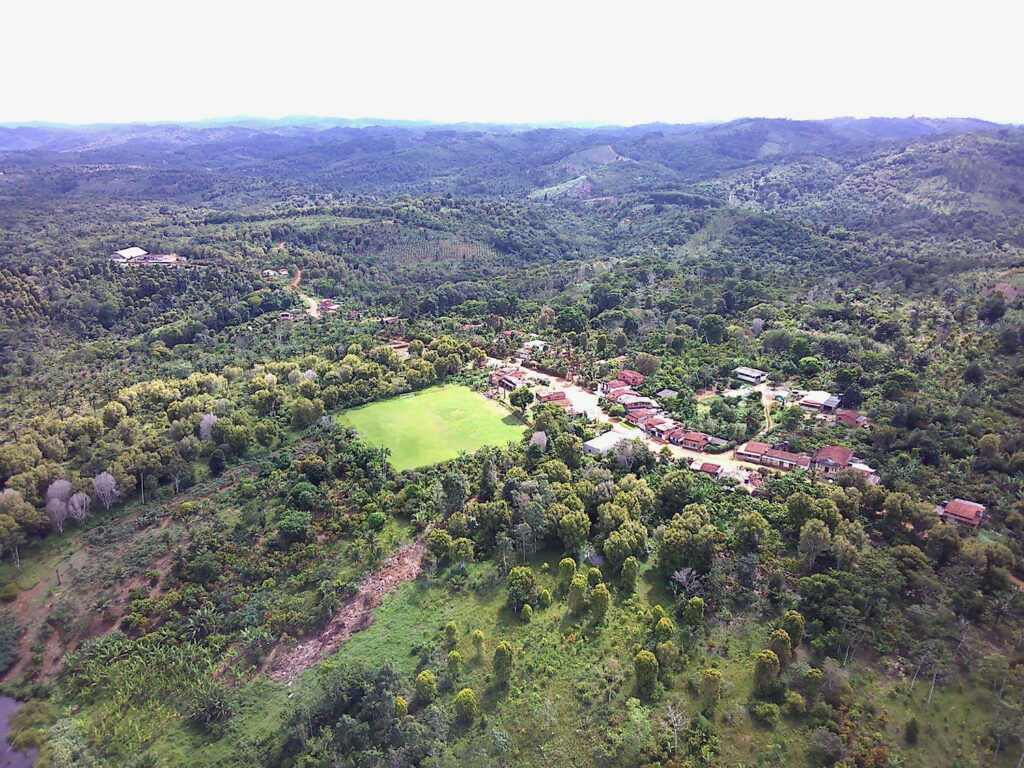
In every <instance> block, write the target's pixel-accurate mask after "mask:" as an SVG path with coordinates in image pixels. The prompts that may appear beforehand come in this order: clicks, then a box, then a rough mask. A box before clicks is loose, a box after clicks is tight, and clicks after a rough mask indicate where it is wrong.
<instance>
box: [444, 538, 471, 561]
mask: <svg viewBox="0 0 1024 768" xmlns="http://www.w3.org/2000/svg"><path fill="white" fill-rule="evenodd" d="M449 556H450V557H451V559H452V562H453V563H463V564H465V563H472V562H473V541H472V539H467V538H465V537H461V538H458V539H456V540H455V541H453V542H452V548H451V550H449Z"/></svg>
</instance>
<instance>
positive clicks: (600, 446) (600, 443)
mask: <svg viewBox="0 0 1024 768" xmlns="http://www.w3.org/2000/svg"><path fill="white" fill-rule="evenodd" d="M625 439H626V438H625V437H623V436H622V435H620V434H619V433H618V432H605V433H604V434H603V435H598V436H597V437H595V438H593V439H591V440H587V441H586V442H585V443H583V452H584V453H585V454H587V455H588V456H592V455H594V454H603V453H608V451H610V450H612V449H613V448H614V447H615V446H616V445H618V444H619V442H620V441H622V440H625Z"/></svg>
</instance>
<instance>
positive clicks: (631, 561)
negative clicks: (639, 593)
mask: <svg viewBox="0 0 1024 768" xmlns="http://www.w3.org/2000/svg"><path fill="white" fill-rule="evenodd" d="M639 574H640V565H639V564H638V563H637V561H636V558H635V557H627V558H626V559H625V560H624V561H623V562H622V574H621V578H622V588H623V589H624V590H625V591H626V592H627V593H632V592H635V591H636V580H637V577H638V576H639Z"/></svg>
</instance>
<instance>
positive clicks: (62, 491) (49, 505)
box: [46, 480, 71, 533]
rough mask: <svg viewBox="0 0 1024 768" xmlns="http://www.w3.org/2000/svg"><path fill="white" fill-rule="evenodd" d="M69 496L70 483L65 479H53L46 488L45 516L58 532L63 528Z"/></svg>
mask: <svg viewBox="0 0 1024 768" xmlns="http://www.w3.org/2000/svg"><path fill="white" fill-rule="evenodd" d="M70 498H71V483H70V482H69V481H67V480H54V481H53V482H52V483H50V485H49V487H48V488H47V489H46V517H47V518H48V519H49V521H50V525H52V526H53V527H54V528H55V529H57V532H58V533H61V532H63V530H64V521H65V520H67V517H68V501H69V500H70Z"/></svg>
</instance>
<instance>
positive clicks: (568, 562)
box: [558, 557, 576, 589]
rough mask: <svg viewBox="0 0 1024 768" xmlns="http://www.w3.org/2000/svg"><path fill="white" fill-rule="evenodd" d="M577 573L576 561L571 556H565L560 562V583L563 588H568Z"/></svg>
mask: <svg viewBox="0 0 1024 768" xmlns="http://www.w3.org/2000/svg"><path fill="white" fill-rule="evenodd" d="M575 575H576V561H575V560H573V559H572V558H571V557H563V558H562V559H561V560H560V561H559V563H558V584H559V586H560V587H561V588H562V589H568V588H569V583H570V582H571V581H572V577H573V576H575Z"/></svg>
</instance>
